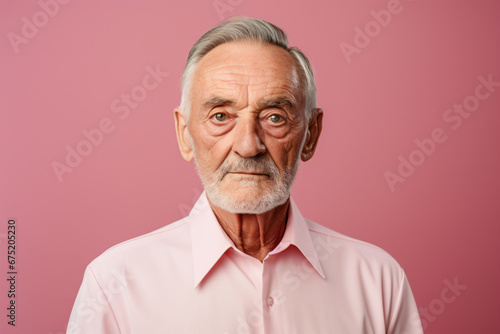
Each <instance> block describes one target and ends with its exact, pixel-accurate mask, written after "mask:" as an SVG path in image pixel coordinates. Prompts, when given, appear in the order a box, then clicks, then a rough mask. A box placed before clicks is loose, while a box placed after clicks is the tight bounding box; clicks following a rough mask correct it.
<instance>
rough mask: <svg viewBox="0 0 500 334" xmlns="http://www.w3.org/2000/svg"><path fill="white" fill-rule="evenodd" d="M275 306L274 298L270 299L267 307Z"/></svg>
mask: <svg viewBox="0 0 500 334" xmlns="http://www.w3.org/2000/svg"><path fill="white" fill-rule="evenodd" d="M273 304H274V299H273V297H268V298H267V306H269V307H271V306H273Z"/></svg>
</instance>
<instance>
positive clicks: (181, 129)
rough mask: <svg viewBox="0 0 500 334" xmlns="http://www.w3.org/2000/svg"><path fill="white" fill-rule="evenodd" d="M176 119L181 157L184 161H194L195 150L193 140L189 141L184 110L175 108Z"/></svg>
mask: <svg viewBox="0 0 500 334" xmlns="http://www.w3.org/2000/svg"><path fill="white" fill-rule="evenodd" d="M174 119H175V132H176V133H177V143H178V144H179V150H180V151H181V155H182V157H183V158H184V160H186V161H191V160H193V148H192V147H191V140H190V139H189V132H188V128H187V122H186V117H185V116H184V110H181V109H179V108H175V109H174Z"/></svg>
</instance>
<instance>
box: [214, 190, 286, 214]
mask: <svg viewBox="0 0 500 334" xmlns="http://www.w3.org/2000/svg"><path fill="white" fill-rule="evenodd" d="M205 190H206V193H207V197H208V199H209V200H210V202H212V204H213V205H215V206H217V207H219V208H221V209H223V210H225V211H228V212H230V213H241V214H261V213H264V212H268V211H270V210H272V209H274V208H276V207H278V206H280V205H282V204H284V203H285V202H286V201H287V200H288V198H289V197H290V194H289V192H284V191H277V190H276V189H274V190H271V189H267V191H262V190H259V189H255V187H248V186H245V185H243V186H241V187H238V188H237V189H235V190H233V191H221V189H220V188H219V189H207V188H206V189H205Z"/></svg>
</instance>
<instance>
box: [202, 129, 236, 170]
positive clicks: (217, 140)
mask: <svg viewBox="0 0 500 334" xmlns="http://www.w3.org/2000/svg"><path fill="white" fill-rule="evenodd" d="M227 139H228V138H222V137H213V136H210V135H208V134H207V133H205V132H203V131H201V132H200V135H199V136H197V137H196V139H194V138H193V143H194V145H195V147H196V159H197V160H198V164H200V165H201V166H203V167H204V168H208V170H209V171H215V170H216V169H217V168H219V166H220V165H221V164H222V163H223V162H224V160H225V159H226V157H227V156H228V154H229V152H230V149H231V145H230V143H229V142H228V140H227Z"/></svg>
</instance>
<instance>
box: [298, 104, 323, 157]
mask: <svg viewBox="0 0 500 334" xmlns="http://www.w3.org/2000/svg"><path fill="white" fill-rule="evenodd" d="M322 127H323V110H321V109H320V108H314V110H313V112H312V115H311V118H310V120H309V124H308V127H307V134H306V142H305V143H304V148H303V149H302V153H301V155H300V158H301V159H302V161H307V160H309V159H311V158H312V157H313V155H314V151H315V150H316V146H317V145H318V139H319V135H320V134H321V128H322Z"/></svg>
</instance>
